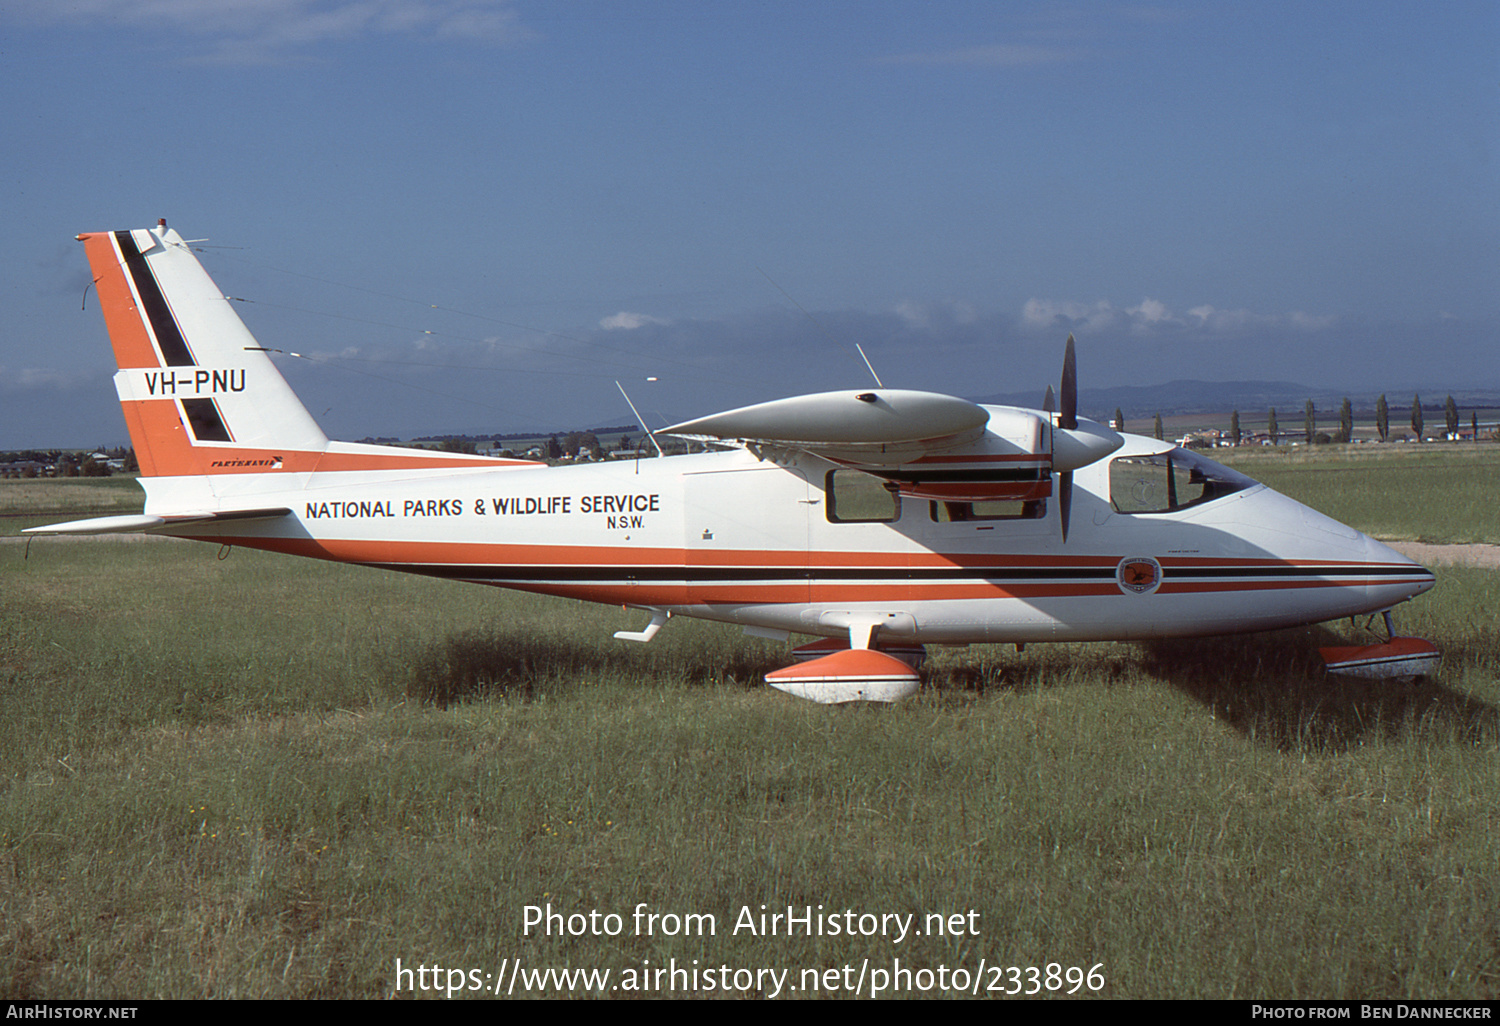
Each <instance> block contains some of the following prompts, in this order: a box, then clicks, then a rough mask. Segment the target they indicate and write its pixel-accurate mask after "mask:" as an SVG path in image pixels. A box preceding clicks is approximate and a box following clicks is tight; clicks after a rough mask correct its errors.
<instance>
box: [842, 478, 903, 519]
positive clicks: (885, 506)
mask: <svg viewBox="0 0 1500 1026" xmlns="http://www.w3.org/2000/svg"><path fill="white" fill-rule="evenodd" d="M826 494H827V496H828V519H829V521H831V522H832V523H835V524H872V523H873V524H883V523H890V522H891V521H893V520H899V519H900V518H901V496H900V494H899V493H898V492H897V491H896V486H895V485H893V484H891V483H889V482H887V481H882V480H880V479H879V478H878V477H871V476H870V475H869V474H866V473H864V472H863V471H859V470H830V471H829V472H828V480H827V489H826Z"/></svg>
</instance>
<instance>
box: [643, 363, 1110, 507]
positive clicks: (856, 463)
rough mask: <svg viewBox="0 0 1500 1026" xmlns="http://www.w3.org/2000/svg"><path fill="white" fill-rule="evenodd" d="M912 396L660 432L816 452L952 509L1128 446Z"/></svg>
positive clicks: (1047, 487) (1019, 416)
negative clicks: (963, 503)
mask: <svg viewBox="0 0 1500 1026" xmlns="http://www.w3.org/2000/svg"><path fill="white" fill-rule="evenodd" d="M1054 421H1055V418H1054V416H1053V415H1052V414H1049V413H1047V412H1044V411H1041V410H1027V409H1022V408H1019V407H1012V406H980V405H979V404H977V403H972V402H970V401H969V400H967V399H960V398H957V397H956V396H951V395H940V394H937V393H934V392H916V391H908V390H902V389H886V388H880V389H874V390H871V391H862V392H859V391H853V390H850V391H844V392H820V393H817V394H815V395H802V396H794V397H792V398H789V399H778V400H775V401H773V402H768V403H759V404H757V405H755V406H744V407H741V408H739V409H735V410H728V411H726V412H723V413H716V414H713V415H711V416H708V417H701V418H699V419H697V420H690V421H686V422H684V423H681V424H674V425H672V426H671V427H667V428H664V429H662V430H661V431H660V432H658V433H659V434H666V435H673V436H676V437H682V438H691V439H696V440H702V441H716V442H727V443H735V444H740V445H744V446H745V447H747V448H749V449H750V451H751V452H753V453H755V454H756V455H757V456H760V457H762V458H769V459H776V458H777V456H778V455H779V454H782V453H790V452H803V453H809V454H811V455H814V456H819V457H821V458H823V459H826V460H829V461H830V462H833V463H837V464H840V465H842V466H846V467H851V468H854V469H857V470H862V471H864V472H866V473H868V474H871V475H873V476H875V477H878V478H881V479H883V480H884V481H886V482H887V483H888V484H889V485H890V486H892V487H894V488H896V489H897V490H898V491H899V492H900V493H901V494H902V495H908V496H911V497H913V498H922V499H935V500H942V501H949V502H984V501H990V500H1020V501H1034V500H1037V499H1045V498H1047V497H1048V496H1050V495H1051V494H1052V475H1053V474H1054V473H1068V472H1071V471H1073V470H1076V469H1078V468H1079V467H1083V466H1087V465H1088V464H1090V463H1093V462H1094V461H1095V460H1099V459H1102V458H1104V457H1105V456H1108V455H1109V454H1110V453H1112V452H1114V451H1115V450H1116V449H1118V448H1119V447H1120V446H1121V445H1122V444H1123V443H1124V439H1123V438H1122V437H1121V436H1120V435H1119V434H1117V433H1116V432H1114V431H1112V430H1110V429H1109V428H1107V427H1104V426H1103V425H1102V424H1096V423H1094V422H1093V421H1089V420H1081V419H1080V420H1077V422H1076V426H1075V427H1062V426H1059V425H1058V424H1056V423H1055V422H1054Z"/></svg>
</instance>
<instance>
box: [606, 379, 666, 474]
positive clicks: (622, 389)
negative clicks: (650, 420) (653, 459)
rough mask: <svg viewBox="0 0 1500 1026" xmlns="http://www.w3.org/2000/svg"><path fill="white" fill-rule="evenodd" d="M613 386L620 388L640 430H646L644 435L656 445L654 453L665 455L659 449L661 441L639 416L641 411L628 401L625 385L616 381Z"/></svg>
mask: <svg viewBox="0 0 1500 1026" xmlns="http://www.w3.org/2000/svg"><path fill="white" fill-rule="evenodd" d="M615 387H616V388H618V389H619V390H620V394H621V395H623V396H625V405H626V406H629V407H630V412H631V413H633V414H635V420H636V423H637V424H639V425H640V426H641V430H642V431H644V432H646V437H647V438H649V439H651V444H652V445H654V446H656V455H658V456H666V453H664V452H662V451H661V443H660V442H658V441H657V440H656V436H655V435H654V434H652V433H651V429H650V428H648V427H647V426H646V421H645V418H643V417H642V416H641V411H640V410H637V409H636V408H635V403H633V402H631V401H630V396H628V395H625V386H624V385H622V384H620V383H619V382H618V381H616V382H615Z"/></svg>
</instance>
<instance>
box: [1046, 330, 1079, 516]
mask: <svg viewBox="0 0 1500 1026" xmlns="http://www.w3.org/2000/svg"><path fill="white" fill-rule="evenodd" d="M1051 387H1052V386H1050V385H1049V386H1047V388H1048V391H1051ZM1061 391H1062V408H1061V409H1060V410H1059V411H1058V414H1057V427H1060V428H1062V429H1064V430H1074V429H1076V428H1077V427H1078V355H1077V353H1076V352H1075V351H1074V345H1073V336H1072V335H1071V334H1069V335H1068V344H1067V347H1066V348H1064V350H1063V370H1062V384H1061ZM1052 450H1053V454H1054V458H1055V456H1056V452H1057V434H1056V430H1055V429H1054V432H1053V435H1052ZM1072 515H1073V472H1072V471H1071V470H1063V471H1059V472H1058V475H1057V520H1058V523H1060V524H1061V525H1062V540H1063V544H1064V545H1066V544H1067V543H1068V520H1069V519H1070V518H1071V517H1072Z"/></svg>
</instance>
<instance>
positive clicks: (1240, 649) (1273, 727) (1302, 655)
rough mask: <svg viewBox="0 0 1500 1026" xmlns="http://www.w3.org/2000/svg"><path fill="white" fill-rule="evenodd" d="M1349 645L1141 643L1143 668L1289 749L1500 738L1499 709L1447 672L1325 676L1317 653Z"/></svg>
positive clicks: (1449, 653) (1453, 658) (1335, 638)
mask: <svg viewBox="0 0 1500 1026" xmlns="http://www.w3.org/2000/svg"><path fill="white" fill-rule="evenodd" d="M1497 640H1500V639H1497ZM1347 643H1348V642H1347V640H1346V639H1345V637H1344V635H1342V634H1339V633H1336V632H1334V631H1331V630H1329V629H1327V628H1325V627H1321V626H1319V627H1308V628H1299V629H1295V630H1287V631H1277V632H1274V633H1270V634H1249V635H1240V636H1236V637H1225V638H1194V639H1171V640H1159V641H1152V642H1147V643H1145V644H1143V645H1142V646H1141V666H1142V668H1143V669H1144V670H1145V671H1146V672H1147V673H1148V674H1150V675H1151V676H1153V677H1156V678H1158V679H1159V680H1161V681H1163V682H1165V683H1167V684H1169V685H1171V686H1172V687H1174V688H1176V689H1177V690H1178V691H1180V692H1182V693H1183V694H1184V695H1187V696H1188V697H1189V698H1192V699H1194V700H1195V701H1197V702H1200V703H1202V704H1203V705H1205V706H1207V707H1208V708H1209V709H1210V710H1211V711H1212V712H1213V714H1214V716H1215V717H1216V718H1218V719H1220V720H1222V721H1224V722H1225V723H1228V724H1229V725H1230V726H1232V727H1234V728H1235V729H1236V730H1238V731H1240V732H1241V733H1243V734H1245V735H1246V736H1247V737H1249V738H1251V739H1252V740H1255V741H1257V742H1260V743H1263V744H1269V745H1274V746H1275V747H1277V748H1280V749H1283V750H1288V751H1290V750H1300V751H1307V750H1314V749H1316V750H1324V751H1343V750H1346V749H1350V748H1356V747H1358V746H1360V745H1362V744H1364V743H1366V742H1369V741H1375V740H1379V739H1382V738H1395V737H1397V736H1399V735H1400V734H1402V733H1403V732H1405V731H1410V730H1414V729H1415V730H1421V731H1424V732H1429V734H1436V735H1438V736H1444V735H1446V736H1447V737H1449V738H1451V739H1452V740H1454V741H1457V742H1461V743H1489V744H1493V743H1495V741H1496V740H1497V739H1500V709H1497V708H1496V707H1495V706H1493V705H1490V704H1489V703H1487V702H1483V701H1480V700H1479V699H1476V698H1474V697H1473V696H1472V695H1469V694H1465V693H1463V692H1460V691H1455V690H1453V689H1452V688H1450V687H1448V686H1447V685H1446V684H1444V683H1443V681H1442V679H1441V671H1440V676H1439V677H1438V678H1419V679H1418V680H1416V681H1414V682H1403V681H1394V680H1363V679H1359V678H1350V677H1338V676H1334V675H1332V674H1329V673H1327V672H1325V670H1324V666H1323V660H1322V657H1321V656H1320V655H1319V654H1318V649H1319V648H1320V647H1322V646H1329V645H1341V644H1347ZM1479 647H1481V646H1478V645H1462V644H1459V645H1448V646H1447V647H1446V648H1445V652H1444V661H1445V663H1446V664H1447V665H1448V666H1452V667H1458V666H1462V665H1465V664H1467V663H1469V662H1471V661H1474V660H1475V659H1477V657H1478V656H1479V653H1478V652H1477V651H1474V649H1477V648H1479Z"/></svg>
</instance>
